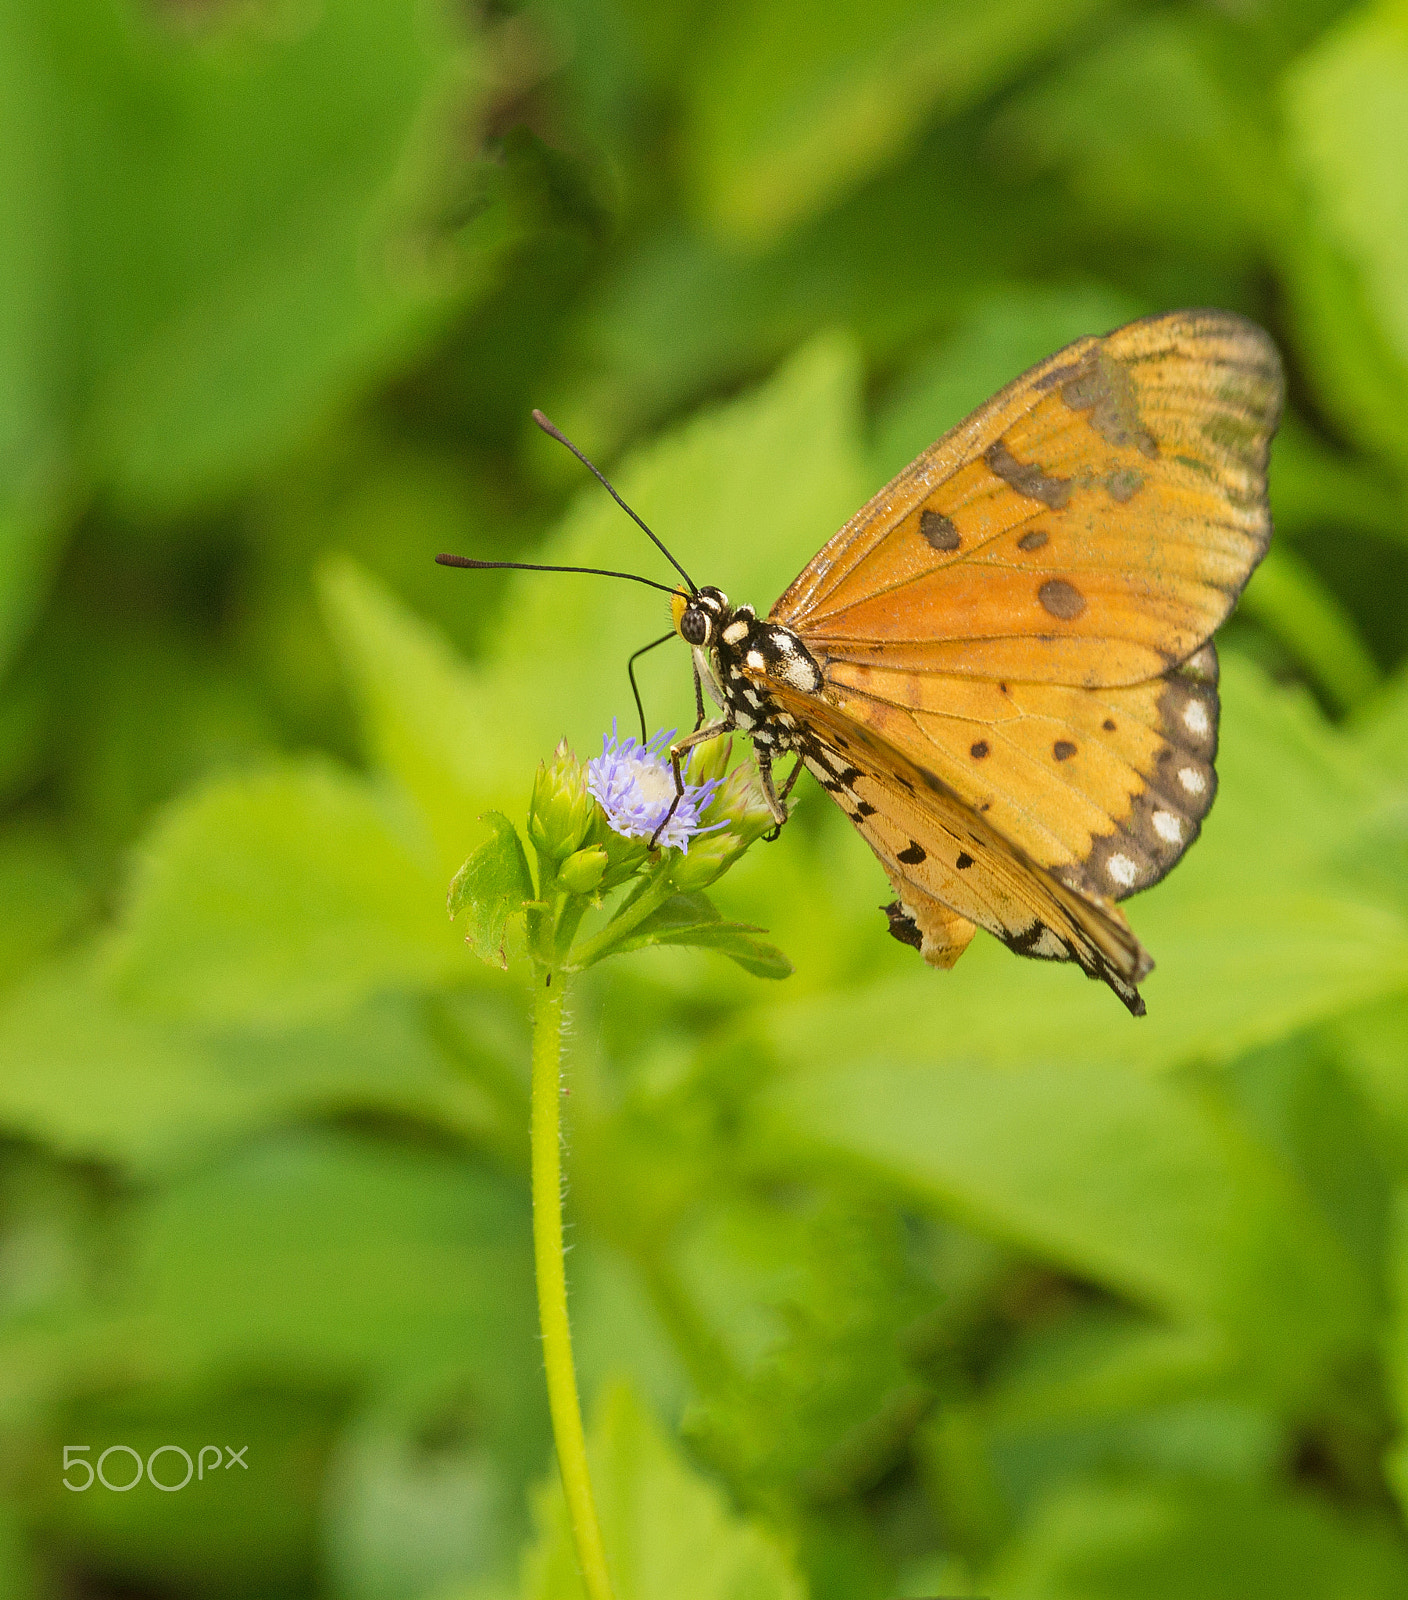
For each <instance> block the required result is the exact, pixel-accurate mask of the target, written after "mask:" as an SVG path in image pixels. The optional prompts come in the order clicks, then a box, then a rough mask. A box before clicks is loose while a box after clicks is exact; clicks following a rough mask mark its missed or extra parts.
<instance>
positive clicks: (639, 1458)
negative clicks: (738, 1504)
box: [521, 1388, 805, 1600]
mask: <svg viewBox="0 0 1408 1600" xmlns="http://www.w3.org/2000/svg"><path fill="white" fill-rule="evenodd" d="M600 1413H601V1415H600V1420H599V1422H598V1425H597V1428H596V1430H595V1434H594V1437H593V1439H592V1440H591V1441H590V1444H589V1449H590V1453H591V1456H592V1469H593V1475H594V1481H595V1483H596V1485H597V1495H598V1499H599V1500H600V1503H601V1518H602V1534H603V1537H604V1538H605V1540H606V1549H607V1556H608V1558H609V1560H610V1562H611V1568H612V1577H613V1580H614V1581H615V1584H616V1592H617V1594H619V1595H620V1596H621V1600H646V1597H647V1596H649V1595H659V1594H670V1595H678V1596H679V1597H680V1600H732V1597H733V1596H735V1595H747V1596H749V1597H750V1600H753V1597H756V1600H802V1596H803V1594H804V1593H805V1591H804V1590H803V1588H802V1585H801V1584H800V1583H799V1582H798V1580H797V1577H796V1574H795V1572H794V1571H793V1570H792V1566H791V1563H790V1562H789V1561H788V1560H787V1558H786V1556H785V1554H784V1553H783V1551H782V1550H781V1549H780V1548H779V1547H778V1545H777V1544H776V1542H775V1541H774V1540H772V1539H770V1538H768V1536H767V1535H766V1534H765V1533H764V1532H763V1531H762V1530H761V1529H760V1528H758V1527H756V1526H754V1525H751V1524H749V1523H748V1522H746V1521H744V1520H743V1519H742V1518H741V1517H739V1516H737V1515H736V1514H734V1513H733V1512H732V1511H730V1509H729V1508H728V1505H727V1503H726V1501H725V1499H724V1497H723V1495H722V1494H721V1493H720V1492H719V1489H718V1486H717V1485H715V1484H711V1483H709V1482H708V1481H707V1480H705V1479H702V1478H700V1476H699V1475H698V1474H697V1473H696V1472H694V1471H692V1470H691V1468H690V1466H689V1464H688V1463H687V1462H686V1461H685V1460H684V1459H683V1458H682V1457H681V1455H680V1453H679V1451H678V1450H677V1449H675V1448H674V1447H673V1446H672V1445H671V1444H670V1443H669V1442H668V1441H667V1440H666V1439H665V1438H664V1437H663V1436H662V1435H661V1433H660V1431H659V1428H658V1427H657V1426H656V1424H654V1423H653V1422H652V1421H651V1420H650V1418H649V1417H648V1416H647V1415H646V1414H645V1412H644V1411H643V1410H642V1409H641V1406H640V1402H639V1401H638V1400H636V1399H635V1397H634V1396H633V1395H632V1394H631V1392H630V1390H629V1389H626V1388H612V1389H608V1390H607V1392H606V1393H605V1395H604V1396H603V1399H602V1403H601V1407H600ZM538 1515H539V1521H540V1523H541V1526H542V1531H541V1533H540V1535H539V1540H538V1544H537V1547H536V1549H535V1550H534V1551H533V1552H532V1553H531V1554H530V1555H529V1557H528V1560H527V1564H526V1566H525V1569H524V1575H523V1588H522V1591H521V1592H522V1595H523V1597H524V1600H578V1597H579V1596H580V1595H581V1594H582V1593H583V1590H582V1586H581V1580H580V1579H579V1578H578V1576H577V1560H576V1555H575V1553H574V1552H573V1549H572V1544H571V1541H570V1539H569V1537H568V1534H567V1525H566V1518H565V1516H564V1513H563V1506H562V1496H561V1492H560V1490H559V1489H558V1487H557V1485H556V1483H550V1484H549V1486H548V1487H547V1488H546V1489H545V1490H544V1491H543V1492H542V1493H541V1494H540V1496H539V1507H538Z"/></svg>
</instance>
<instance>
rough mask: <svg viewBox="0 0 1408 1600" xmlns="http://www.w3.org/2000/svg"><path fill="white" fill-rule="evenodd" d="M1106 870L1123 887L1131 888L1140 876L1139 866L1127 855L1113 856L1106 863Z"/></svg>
mask: <svg viewBox="0 0 1408 1600" xmlns="http://www.w3.org/2000/svg"><path fill="white" fill-rule="evenodd" d="M1105 871H1106V872H1108V873H1109V874H1110V876H1111V877H1112V878H1113V879H1114V880H1115V882H1116V883H1117V884H1119V886H1120V887H1121V888H1122V889H1127V888H1129V886H1130V884H1132V883H1133V882H1134V880H1135V879H1136V878H1137V877H1138V876H1139V868H1138V867H1137V866H1136V865H1135V864H1134V862H1132V861H1131V860H1130V859H1129V857H1128V856H1126V855H1113V856H1111V857H1110V859H1109V860H1108V861H1107V862H1106V863H1105Z"/></svg>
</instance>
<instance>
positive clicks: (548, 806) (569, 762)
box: [528, 739, 596, 861]
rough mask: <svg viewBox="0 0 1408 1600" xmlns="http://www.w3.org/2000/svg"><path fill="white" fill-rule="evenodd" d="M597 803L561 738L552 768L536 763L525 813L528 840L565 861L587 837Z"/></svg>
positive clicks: (576, 762) (553, 858)
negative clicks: (530, 797) (530, 794)
mask: <svg viewBox="0 0 1408 1600" xmlns="http://www.w3.org/2000/svg"><path fill="white" fill-rule="evenodd" d="M595 810H596V801H595V800H593V799H592V797H591V795H590V794H589V793H588V792H587V779H586V774H585V773H584V772H583V771H582V768H581V766H580V765H579V764H578V761H577V758H576V756H574V755H573V754H572V752H571V751H570V750H569V749H568V748H567V741H566V740H565V739H563V740H562V741H561V742H560V743H559V745H558V747H557V749H556V750H554V751H553V759H552V765H551V766H549V765H548V764H547V763H546V762H543V761H540V762H539V763H538V773H537V776H536V777H535V778H534V780H533V803H532V805H531V806H530V807H529V811H528V837H529V838H530V839H531V840H532V841H533V843H534V845H535V846H536V847H537V848H538V849H539V850H541V851H542V852H543V854H544V855H545V856H549V857H551V859H552V860H554V861H564V860H566V858H567V857H568V856H570V855H571V854H572V853H573V852H574V851H575V850H577V849H578V847H579V846H580V845H581V843H582V841H583V840H584V839H585V838H586V836H587V829H588V828H589V827H590V826H591V822H592V815H593V813H594V811H595Z"/></svg>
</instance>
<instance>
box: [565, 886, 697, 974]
mask: <svg viewBox="0 0 1408 1600" xmlns="http://www.w3.org/2000/svg"><path fill="white" fill-rule="evenodd" d="M674 892H675V890H674V885H673V884H672V883H671V882H670V878H669V874H668V872H666V871H665V869H664V867H663V865H662V866H661V867H659V868H657V869H656V874H655V877H654V878H651V879H648V880H647V881H646V883H645V886H644V888H643V889H642V890H641V892H640V893H639V894H638V895H637V896H636V897H635V899H634V900H632V901H631V902H630V904H629V905H627V906H626V907H625V908H624V909H623V910H621V911H618V912H617V914H616V915H615V916H614V917H613V918H612V919H611V921H610V922H608V923H607V924H606V926H605V927H604V928H603V929H602V930H601V932H600V933H599V934H597V936H596V937H595V938H594V939H585V940H583V942H582V943H581V944H579V945H578V946H577V948H576V949H575V950H574V951H573V952H572V970H573V971H574V972H581V971H583V970H584V969H585V968H587V967H590V966H592V965H593V964H594V963H595V962H597V961H600V960H601V958H602V957H603V956H609V955H610V954H611V952H612V951H613V950H614V949H615V948H616V947H617V945H619V944H620V943H621V941H622V940H623V939H625V938H627V937H628V936H629V935H630V934H632V933H634V932H635V930H636V929H637V928H638V927H639V926H640V924H641V923H642V922H644V921H645V919H646V918H647V917H649V916H651V915H653V914H654V913H655V912H656V911H658V910H659V909H660V907H661V906H662V905H663V904H664V903H665V901H666V900H668V899H669V898H670V896H671V895H672V894H673V893H674Z"/></svg>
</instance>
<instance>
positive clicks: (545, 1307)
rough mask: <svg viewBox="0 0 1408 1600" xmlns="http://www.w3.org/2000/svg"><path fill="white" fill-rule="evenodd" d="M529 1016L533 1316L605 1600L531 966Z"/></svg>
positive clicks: (562, 1449) (541, 976) (594, 1591)
mask: <svg viewBox="0 0 1408 1600" xmlns="http://www.w3.org/2000/svg"><path fill="white" fill-rule="evenodd" d="M537 975H538V993H537V1004H536V1006H535V1007H534V1012H533V1090H532V1094H533V1110H532V1146H533V1255H534V1260H535V1262H536V1265H537V1273H538V1319H539V1323H540V1325H541V1327H542V1333H543V1362H544V1365H545V1366H546V1368H547V1378H548V1409H549V1411H550V1412H551V1414H552V1431H553V1438H554V1439H555V1440H556V1442H557V1464H558V1468H559V1469H560V1471H561V1473H562V1489H563V1493H564V1494H565V1495H566V1497H567V1520H568V1523H569V1525H570V1526H571V1529H572V1539H573V1542H574V1543H575V1545H576V1547H577V1563H578V1565H579V1566H580V1567H581V1570H582V1580H583V1583H584V1584H585V1586H586V1591H587V1596H588V1600H611V1577H610V1574H609V1572H608V1571H607V1566H606V1549H605V1546H604V1545H603V1544H602V1542H601V1528H600V1525H599V1524H598V1522H597V1516H596V1503H595V1501H594V1500H593V1498H592V1480H591V1475H590V1473H589V1472H588V1470H587V1442H586V1437H585V1434H584V1433H583V1430H582V1405H581V1401H580V1400H579V1398H578V1396H577V1371H576V1368H575V1367H574V1366H573V1364H572V1329H571V1325H570V1324H569V1322H568V1319H567V1275H566V1272H565V1270H564V1266H563V1255H562V1140H561V1132H560V1126H559V1121H560V1113H561V1106H562V1077H561V1069H562V1013H563V1000H564V998H565V996H564V992H563V991H564V989H565V987H566V985H565V983H564V982H563V975H562V973H561V972H560V971H558V972H555V971H553V970H552V968H551V967H544V966H538V967H537Z"/></svg>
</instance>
